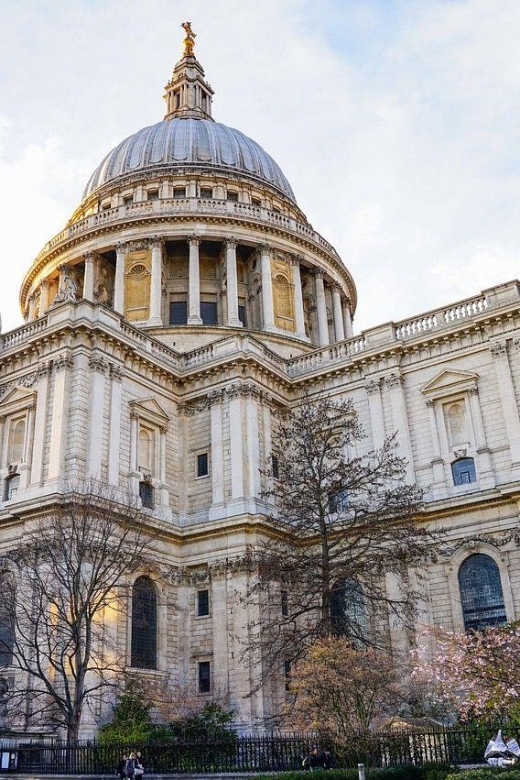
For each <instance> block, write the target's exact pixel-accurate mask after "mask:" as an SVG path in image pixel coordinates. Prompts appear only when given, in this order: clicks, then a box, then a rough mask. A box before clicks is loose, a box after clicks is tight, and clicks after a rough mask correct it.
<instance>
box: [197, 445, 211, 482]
mask: <svg viewBox="0 0 520 780" xmlns="http://www.w3.org/2000/svg"><path fill="white" fill-rule="evenodd" d="M204 457H205V459H206V461H205V462H206V471H205V472H204V473H203V474H202V473H201V471H200V465H201V463H203V462H204V461H202V460H201V458H204ZM206 477H209V450H203V451H202V452H196V453H195V479H206Z"/></svg>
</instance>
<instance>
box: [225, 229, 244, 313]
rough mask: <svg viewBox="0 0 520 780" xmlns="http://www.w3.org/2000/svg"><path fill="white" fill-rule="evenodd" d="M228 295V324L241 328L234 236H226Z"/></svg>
mask: <svg viewBox="0 0 520 780" xmlns="http://www.w3.org/2000/svg"><path fill="white" fill-rule="evenodd" d="M225 244H226V297H227V323H226V324H227V325H230V326H232V327H234V328H241V327H242V323H241V321H240V320H239V318H238V281H237V242H236V239H234V238H226V241H225Z"/></svg>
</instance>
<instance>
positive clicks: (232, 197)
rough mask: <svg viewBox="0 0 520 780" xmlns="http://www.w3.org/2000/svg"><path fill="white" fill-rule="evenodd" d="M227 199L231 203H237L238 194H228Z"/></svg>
mask: <svg viewBox="0 0 520 780" xmlns="http://www.w3.org/2000/svg"><path fill="white" fill-rule="evenodd" d="M227 199H228V200H229V201H231V203H237V202H238V192H228V194H227Z"/></svg>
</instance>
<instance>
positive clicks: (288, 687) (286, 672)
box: [284, 661, 291, 691]
mask: <svg viewBox="0 0 520 780" xmlns="http://www.w3.org/2000/svg"><path fill="white" fill-rule="evenodd" d="M284 675H285V690H286V691H290V690H291V662H290V661H284Z"/></svg>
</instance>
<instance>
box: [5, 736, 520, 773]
mask: <svg viewBox="0 0 520 780" xmlns="http://www.w3.org/2000/svg"><path fill="white" fill-rule="evenodd" d="M509 733H510V735H511V736H514V737H515V738H517V739H518V738H519V734H518V733H517V730H514V729H513V730H510V731H509ZM495 734H496V730H495V731H493V729H473V728H449V729H448V728H439V729H431V730H429V731H389V732H377V733H371V734H355V735H352V737H351V738H350V740H349V741H348V743H347V745H346V746H345V745H340V744H336V745H320V747H321V748H327V749H329V750H331V752H332V755H333V759H334V765H335V766H341V767H355V766H357V764H358V763H360V762H362V763H364V764H365V765H366V766H369V767H390V766H404V765H409V764H415V765H422V764H466V763H479V762H482V761H483V757H484V749H485V747H486V745H487V743H488V741H489V739H490V738H491V737H493V736H495ZM314 742H316V738H315V737H313V736H312V735H311V736H308V735H288V736H278V735H271V736H263V737H234V736H232V735H231V734H230V735H229V737H228V738H226V739H225V740H216V741H211V740H207V739H204V740H179V741H176V742H175V743H173V744H168V745H122V746H117V747H116V746H103V745H98V744H96V743H84V744H79V745H76V746H74V747H66V746H65V745H63V744H60V743H53V744H41V743H40V744H38V743H33V744H29V743H24V742H23V741H22V740H17V743H16V744H13V743H11V744H10V745H9V746H7V745H2V742H1V740H0V754H2V755H3V756H6V752H7V753H9V759H8V760H5V761H2V762H1V764H2V766H0V772H1V771H2V770H3V771H9V772H13V771H16V772H20V773H38V774H41V775H59V774H71V775H114V776H115V773H116V767H117V765H118V763H119V761H120V759H121V757H122V755H123V754H125V753H128V751H129V750H140V751H141V753H142V761H143V764H144V766H145V771H146V774H183V773H185V774H188V773H208V774H209V773H217V772H273V771H287V770H294V769H301V766H302V760H303V758H304V757H305V756H306V755H307V754H308V753H309V750H310V749H311V746H312V744H313V743H314ZM2 751H3V753H2Z"/></svg>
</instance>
